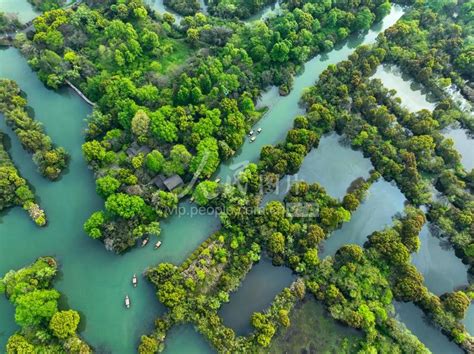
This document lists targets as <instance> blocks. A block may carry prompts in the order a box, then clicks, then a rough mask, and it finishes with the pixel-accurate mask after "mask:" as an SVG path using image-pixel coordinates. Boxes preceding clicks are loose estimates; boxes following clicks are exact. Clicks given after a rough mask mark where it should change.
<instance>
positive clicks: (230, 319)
mask: <svg viewBox="0 0 474 354" xmlns="http://www.w3.org/2000/svg"><path fill="white" fill-rule="evenodd" d="M295 279H296V277H295V275H294V274H293V273H292V271H291V270H290V269H289V268H286V267H274V266H273V265H272V262H271V261H270V260H269V259H267V258H262V259H261V260H260V262H259V263H257V264H256V265H254V266H253V268H252V270H251V271H250V272H249V273H248V274H247V276H246V277H245V279H244V280H243V281H242V283H241V285H240V287H239V289H237V290H236V291H235V292H233V293H232V294H231V295H230V299H229V300H230V301H229V302H228V303H227V304H224V305H223V306H222V307H221V309H220V310H219V316H221V318H222V320H223V322H224V324H225V325H226V326H229V327H231V328H233V329H234V330H235V332H236V334H238V335H246V334H248V333H250V332H251V330H252V329H253V327H252V326H251V324H250V319H251V317H252V314H253V313H254V312H261V311H263V310H265V309H266V308H267V307H268V306H269V305H270V304H271V302H272V301H273V299H274V298H275V296H276V295H277V294H278V293H280V292H281V291H282V290H283V289H284V288H286V287H288V286H290V284H291V283H292V282H293V281H294V280H295Z"/></svg>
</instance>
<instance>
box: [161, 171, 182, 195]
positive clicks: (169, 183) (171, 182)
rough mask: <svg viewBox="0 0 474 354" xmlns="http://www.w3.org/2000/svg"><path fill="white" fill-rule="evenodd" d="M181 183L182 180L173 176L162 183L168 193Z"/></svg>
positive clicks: (177, 176)
mask: <svg viewBox="0 0 474 354" xmlns="http://www.w3.org/2000/svg"><path fill="white" fill-rule="evenodd" d="M183 183H184V182H183V179H182V178H181V177H180V176H179V175H173V176H171V177H169V178H167V179H165V180H164V181H163V184H164V185H165V186H166V188H167V189H168V190H169V191H170V192H171V191H172V190H173V189H175V188H176V187H179V186H180V185H182V184H183Z"/></svg>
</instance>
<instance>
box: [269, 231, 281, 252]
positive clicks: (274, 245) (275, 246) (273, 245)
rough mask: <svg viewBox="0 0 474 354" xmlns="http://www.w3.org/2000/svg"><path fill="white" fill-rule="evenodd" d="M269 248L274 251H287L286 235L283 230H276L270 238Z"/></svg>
mask: <svg viewBox="0 0 474 354" xmlns="http://www.w3.org/2000/svg"><path fill="white" fill-rule="evenodd" d="M268 250H269V251H270V252H272V253H284V252H285V236H283V234H282V233H281V232H274V233H273V234H272V235H271V236H270V238H269V240H268Z"/></svg>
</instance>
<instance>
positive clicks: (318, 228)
mask: <svg viewBox="0 0 474 354" xmlns="http://www.w3.org/2000/svg"><path fill="white" fill-rule="evenodd" d="M446 6H448V5H446ZM459 6H464V5H463V4H462V3H461V4H459ZM458 10H459V8H456V7H454V8H452V9H451V10H450V11H452V12H454V11H458ZM420 14H424V15H428V18H431V19H432V20H433V21H435V20H436V18H437V15H436V14H435V13H434V12H433V9H432V8H431V5H429V4H423V3H417V4H414V5H413V9H411V10H409V11H408V15H406V16H405V17H404V18H403V19H402V20H401V21H399V23H398V24H397V25H395V26H394V27H393V28H391V29H389V30H387V32H386V33H385V35H382V36H380V37H379V39H378V41H377V44H376V45H374V46H371V47H368V46H365V47H360V48H358V49H357V50H356V52H355V53H354V54H353V55H351V56H350V58H349V60H347V61H344V62H341V63H339V64H338V65H333V66H330V67H329V68H328V69H327V70H326V71H325V72H323V74H322V75H321V77H320V80H319V81H318V82H317V83H316V85H315V86H314V87H312V88H311V89H310V90H308V91H307V92H306V93H305V95H304V97H303V102H304V104H305V106H306V108H307V113H306V114H305V116H301V117H297V118H296V119H295V123H294V129H293V130H291V131H289V132H288V134H287V137H286V139H285V141H284V142H282V143H280V144H278V145H276V146H265V147H264V148H263V149H262V152H261V156H260V161H259V162H258V163H257V164H250V165H249V166H248V167H247V168H246V169H245V170H244V171H243V172H242V173H241V175H240V177H239V183H240V184H241V186H240V187H242V185H243V186H244V188H236V187H233V186H229V185H219V184H217V183H215V182H209V181H207V182H202V183H201V184H200V185H198V187H197V188H196V190H195V192H194V197H195V200H196V202H198V203H199V204H201V205H206V206H211V207H215V208H216V209H219V210H224V211H223V212H221V213H220V218H221V222H222V225H223V230H221V232H219V233H218V234H216V235H215V236H213V237H211V238H210V239H209V240H208V241H206V242H205V243H204V244H203V245H202V246H201V248H200V249H199V250H198V251H197V253H194V254H193V255H192V256H191V257H190V258H189V259H188V260H187V261H186V262H185V263H184V264H183V266H182V267H181V268H175V267H174V266H171V265H169V267H173V269H174V270H173V271H172V272H168V271H166V272H165V269H163V268H161V267H163V265H159V266H158V267H157V268H152V269H151V270H150V271H149V272H148V277H149V279H150V280H151V281H152V282H153V283H154V284H155V285H156V286H157V289H159V290H158V297H159V298H160V301H161V302H162V303H164V304H165V305H166V306H167V307H169V309H170V312H169V313H168V315H166V316H165V317H164V318H163V319H160V320H158V321H157V332H155V333H153V334H152V335H151V336H147V337H144V341H143V342H142V345H144V344H143V343H144V342H153V343H155V345H156V348H157V349H160V350H161V349H162V346H163V340H164V337H165V334H166V331H167V329H168V328H169V327H170V326H172V325H174V324H175V323H176V322H175V321H176V320H177V319H178V323H181V322H183V321H184V322H192V323H194V324H195V326H196V329H197V330H198V331H200V332H201V333H202V334H203V335H205V336H206V337H207V338H208V340H209V341H210V342H211V343H212V344H213V345H214V346H215V347H216V348H217V350H219V351H223V352H225V351H239V350H249V351H255V352H257V351H263V350H264V349H263V348H266V347H267V346H268V345H269V344H270V343H271V340H272V338H273V336H274V335H275V333H277V332H278V330H279V328H282V326H283V327H286V326H288V325H289V326H291V324H290V323H289V317H288V314H289V312H286V311H289V310H291V308H292V307H293V306H294V305H295V304H296V303H297V302H298V301H299V300H298V298H300V299H301V297H299V296H295V297H294V298H293V300H292V301H290V303H291V304H292V305H291V306H290V307H284V306H283V307H281V308H278V306H280V305H279V304H281V302H280V300H279V299H280V296H284V295H283V294H284V293H285V291H284V292H282V294H280V295H278V296H277V298H276V300H275V302H274V304H273V305H272V306H276V307H275V308H278V311H277V313H278V314H279V316H273V315H272V314H275V311H274V310H272V309H271V308H272V307H271V308H269V310H267V311H266V312H265V314H262V313H255V314H254V316H253V317H252V324H253V326H254V332H252V334H250V335H249V336H247V337H236V336H235V333H234V332H233V330H232V329H230V328H228V327H225V326H224V325H223V324H222V321H221V319H220V318H219V317H218V316H217V317H215V315H214V314H212V315H209V316H207V314H208V313H209V312H210V311H209V308H212V306H214V307H219V306H220V305H219V303H222V302H225V301H227V299H228V295H226V294H228V289H233V288H234V284H237V283H238V282H239V281H240V280H241V279H243V276H244V275H245V274H246V272H248V271H249V269H250V268H251V263H252V262H248V261H247V262H246V263H247V264H249V265H250V266H248V268H246V267H244V266H242V267H240V269H241V270H240V272H237V273H236V272H235V271H234V270H235V269H239V268H235V265H234V262H238V259H239V258H240V259H242V260H244V259H245V256H244V255H246V254H248V253H246V252H245V251H244V250H245V249H247V250H248V251H247V252H250V250H251V249H252V248H250V247H249V246H250V245H252V247H253V248H254V249H260V250H262V252H264V253H266V254H268V255H269V256H271V257H272V259H273V262H274V264H275V265H285V266H288V267H290V268H291V269H293V270H294V271H295V272H296V273H297V274H298V275H299V276H300V278H299V280H298V281H297V282H296V283H295V284H294V286H293V287H292V289H293V291H295V295H296V294H299V295H301V294H304V293H305V291H303V290H302V289H304V288H306V289H307V291H308V292H310V293H312V294H314V296H315V297H316V298H317V299H318V300H320V301H322V302H323V303H324V304H325V306H326V307H327V308H328V310H329V313H330V314H331V316H332V317H333V318H335V319H336V320H338V321H340V322H342V323H344V324H345V325H347V326H350V327H354V328H356V329H360V330H361V331H362V332H363V333H364V334H365V336H364V338H363V340H361V341H360V342H359V343H358V344H357V345H358V346H359V347H358V348H359V349H362V350H365V351H381V352H398V351H403V352H428V349H427V348H426V347H425V346H424V345H423V344H422V343H421V342H420V341H419V340H418V339H417V338H416V337H415V336H413V335H412V334H411V333H410V332H409V331H408V330H407V329H406V328H405V327H404V326H402V325H401V324H400V323H399V322H398V321H397V320H396V319H395V317H394V316H393V315H394V309H393V305H392V302H393V300H397V301H407V302H408V301H409V302H413V303H415V304H416V305H417V306H419V307H420V308H421V309H422V310H423V311H424V312H425V314H426V316H427V318H428V319H429V320H430V321H431V322H432V323H433V324H434V325H435V326H436V327H438V328H440V329H442V331H443V333H445V334H447V336H448V337H449V338H450V339H451V340H453V341H454V342H455V343H457V344H458V345H459V346H460V347H461V348H462V349H463V350H464V351H466V352H471V351H472V350H473V347H474V339H473V337H471V336H470V334H469V333H468V332H467V330H466V328H465V327H464V325H463V324H462V323H461V321H460V320H461V319H462V318H463V317H464V315H465V312H466V310H467V307H468V306H469V303H470V301H471V298H470V296H471V294H472V293H471V292H470V290H469V288H466V289H465V290H464V291H456V292H453V293H447V294H444V295H442V296H441V297H438V296H436V295H434V294H432V293H431V292H430V291H429V289H427V288H426V286H424V284H423V276H422V275H421V274H420V273H419V271H418V270H417V269H416V268H415V267H414V266H413V265H412V264H411V261H410V254H411V253H413V252H417V251H418V249H419V245H420V241H419V233H420V231H421V229H422V227H423V225H424V223H425V221H426V216H425V214H424V213H423V212H422V211H421V209H420V208H419V207H420V206H422V205H424V206H426V207H427V211H428V216H429V218H430V220H431V221H433V220H435V219H436V218H435V215H438V216H439V217H440V218H441V220H442V221H441V222H440V223H441V224H443V227H444V228H445V229H446V228H451V229H452V230H453V231H454V229H458V230H459V231H454V232H455V234H454V235H453V236H451V239H452V241H454V242H453V243H454V245H455V246H457V248H461V249H462V250H463V251H464V253H467V251H468V250H469V249H470V248H469V247H471V246H470V245H471V243H472V238H471V236H470V226H472V215H473V211H472V209H471V208H472V195H471V193H470V192H469V191H468V190H466V186H467V185H468V183H469V181H470V180H469V176H470V174H469V173H467V172H466V171H465V170H464V169H463V167H462V165H461V164H460V158H459V154H458V153H457V152H456V151H455V150H454V148H453V144H452V141H450V140H448V139H445V138H444V136H443V134H442V132H441V129H442V128H444V127H446V126H447V125H449V124H451V123H453V122H455V121H457V122H460V123H461V124H463V126H465V127H467V128H468V129H469V126H470V124H471V123H470V122H471V119H472V118H471V117H470V116H469V115H467V114H465V113H463V112H462V111H460V110H459V108H458V107H456V105H455V104H454V102H453V101H452V100H451V99H450V97H448V96H447V95H446V94H445V93H444V91H443V90H438V91H436V92H434V94H435V95H437V98H438V100H439V103H438V104H437V106H436V108H435V110H434V111H433V112H430V111H428V110H422V111H420V112H410V111H408V110H407V109H406V108H404V107H403V105H402V102H401V101H400V100H399V99H396V98H395V95H396V93H395V92H394V91H389V90H387V89H385V88H384V87H383V85H382V83H381V82H380V81H378V80H371V78H370V77H371V75H372V74H373V73H374V72H375V70H376V69H377V67H378V66H379V65H382V64H383V63H389V64H395V63H396V62H395V60H394V56H395V55H397V54H400V53H403V50H405V51H409V50H413V51H416V48H417V47H416V46H417V45H419V44H420V43H419V41H418V40H414V41H413V42H410V41H408V42H405V44H404V45H403V46H402V48H403V49H398V44H397V42H396V40H393V41H392V39H391V37H390V36H391V35H392V34H393V33H394V31H396V29H397V28H404V27H403V26H404V25H405V24H406V23H407V22H408V23H409V22H410V21H411V17H412V16H417V15H420ZM424 15H423V16H424ZM443 16H444V15H440V16H439V18H438V21H440V22H442V21H443V19H444V17H443ZM453 18H455V17H453ZM434 23H436V22H434ZM430 28H432V29H433V30H435V29H438V30H439V29H440V28H441V29H443V28H444V27H443V26H431V27H430ZM448 28H451V29H452V28H453V26H452V25H450V24H448V25H447V28H446V32H445V33H446V34H447V33H448ZM455 28H456V27H455ZM441 33H442V34H443V32H442V31H441ZM467 33H469V29H468V32H467ZM462 35H466V33H462ZM462 35H460V38H462ZM400 38H402V37H400ZM425 38H426V41H427V42H429V41H430V40H433V38H438V37H430V36H428V35H427V34H426V37H425ZM403 39H404V40H405V41H406V40H407V36H406V33H405V35H404V37H403ZM442 43H443V45H444V46H447V45H448V43H449V42H442ZM411 45H413V47H411ZM437 45H438V46H439V45H440V44H439V43H438V44H437ZM422 47H423V45H422ZM411 48H413V49H411ZM442 48H447V47H442ZM441 50H442V49H441ZM407 57H409V58H413V57H414V56H413V55H407ZM434 62H436V63H439V61H434ZM445 63H446V62H445ZM446 65H447V66H449V65H448V64H446ZM439 72H442V71H441V68H440V71H439ZM448 72H449V71H448ZM430 75H433V76H432V77H431V79H432V80H434V78H436V80H437V82H440V81H441V82H443V80H442V78H439V77H437V75H435V74H430ZM430 75H428V77H430ZM428 87H429V86H428ZM332 131H336V132H338V133H339V134H341V135H344V136H345V137H346V139H347V140H348V141H349V142H350V143H351V145H352V146H353V147H354V148H356V149H361V150H362V151H363V152H364V155H365V156H367V157H370V159H371V161H372V164H373V165H374V167H375V169H376V171H375V172H372V175H371V178H370V179H369V180H368V181H364V182H363V183H361V184H360V188H355V190H354V189H352V190H351V191H350V193H349V194H348V195H346V196H345V197H344V198H343V202H342V205H341V204H339V202H338V201H336V200H333V199H332V198H330V197H329V196H327V195H325V193H324V189H322V188H321V187H320V186H318V185H308V184H307V183H304V182H299V183H296V184H294V185H293V187H292V188H291V190H290V192H289V194H288V195H287V196H286V197H285V206H286V207H285V206H284V205H283V204H282V203H280V202H275V201H273V202H269V203H268V204H267V205H265V206H264V207H263V208H259V207H258V206H259V204H260V200H261V196H262V193H266V192H268V191H271V190H272V189H273V188H275V185H276V182H277V181H278V180H279V179H280V178H281V177H283V176H284V175H286V174H294V173H296V172H297V171H298V169H299V167H300V165H301V163H302V161H303V158H304V156H305V155H306V154H307V153H308V152H309V151H310V150H311V149H312V148H317V145H318V141H319V137H320V136H321V135H322V134H325V133H329V132H332ZM381 176H382V177H384V178H385V179H386V180H388V181H394V182H395V183H396V184H397V185H398V187H399V188H400V189H401V190H402V191H403V193H404V194H405V196H406V197H407V199H408V201H409V204H410V205H407V206H406V208H405V211H404V213H403V214H402V215H401V216H399V217H397V219H396V220H395V221H394V224H393V226H392V227H388V228H386V229H384V230H379V231H376V232H374V233H372V234H371V235H369V237H368V241H367V242H366V244H365V245H364V248H362V247H360V246H356V245H345V246H343V247H342V248H341V249H340V250H338V251H337V253H336V255H335V256H334V257H327V258H325V259H324V260H320V259H319V257H318V248H319V244H320V242H321V241H322V240H324V239H325V238H327V237H330V236H331V231H333V230H334V229H336V228H337V227H339V226H340V224H341V223H342V222H347V221H348V220H349V218H350V213H351V211H353V210H356V209H357V207H358V205H359V204H360V202H361V201H362V200H363V197H364V195H365V191H367V189H368V187H369V186H370V183H371V182H373V181H374V180H376V179H377V178H380V177H381ZM452 182H454V183H452ZM430 185H434V186H436V188H438V189H439V191H440V192H442V193H444V194H445V195H446V197H447V199H448V203H443V204H441V203H439V202H436V201H434V200H433V198H432V194H431V188H430ZM241 190H245V194H243V193H242V192H241ZM239 191H240V192H239ZM289 207H290V209H288V208H289ZM294 207H296V209H295V208H294ZM443 208H444V209H443ZM249 209H250V210H252V212H251V213H250V214H249V213H248V212H246V211H248V210H249ZM448 210H450V211H451V212H453V214H449V211H448ZM435 211H438V213H435ZM448 215H451V216H452V217H453V220H452V221H448V218H449V216H448ZM308 216H309V217H310V218H309V220H311V221H309V220H308ZM461 235H462V236H461ZM216 240H218V242H219V243H216ZM456 241H457V242H458V245H456V243H455V242H456ZM460 245H462V246H460ZM212 260H214V262H212ZM465 260H466V261H470V260H469V257H465ZM244 264H245V263H244ZM195 267H198V269H199V272H198V271H196V272H195V273H194V272H193V269H195ZM190 269H191V270H190ZM191 274H196V276H195V277H191ZM197 275H199V279H202V282H198V284H199V286H194V284H195V280H196V277H197ZM216 277H217V278H220V279H221V280H220V281H216V280H215V279H216ZM190 279H192V280H190ZM223 279H225V280H223ZM164 284H166V285H164ZM223 284H232V285H233V286H231V287H228V288H226V287H221V286H222V285H223ZM297 284H298V285H297ZM466 285H467V284H466ZM164 289H166V290H164ZM297 289H299V290H297ZM203 290H204V291H203ZM222 291H224V292H223V293H222ZM171 294H180V296H181V299H183V300H184V299H186V300H185V303H184V305H183V304H182V302H181V301H180V302H176V303H175V302H173V301H170V299H169V298H173V296H172V295H171ZM211 297H214V298H217V300H215V301H216V303H215V304H213V303H211V304H209V305H208V306H206V307H204V308H200V307H199V306H196V303H199V302H200V301H201V302H204V301H206V300H205V299H209V298H211ZM280 310H283V311H281V312H280ZM163 323H166V325H164V324H163ZM210 327H211V328H212V327H213V329H212V330H210V329H209V328H210ZM244 348H245V349H244ZM142 349H143V347H142Z"/></svg>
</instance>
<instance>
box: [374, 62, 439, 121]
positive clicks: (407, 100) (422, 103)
mask: <svg viewBox="0 0 474 354" xmlns="http://www.w3.org/2000/svg"><path fill="white" fill-rule="evenodd" d="M372 78H373V79H380V80H381V81H382V82H383V85H384V86H385V87H386V88H388V89H390V90H395V91H397V96H398V97H400V98H401V100H402V105H403V106H405V107H407V108H408V109H409V110H410V111H412V112H416V111H419V110H421V109H428V110H430V111H432V110H433V109H434V108H435V104H434V103H433V100H432V99H430V98H428V97H427V95H426V92H425V91H424V90H423V89H422V87H420V84H418V83H416V82H414V81H413V80H412V79H411V78H410V77H407V76H406V75H403V74H402V73H401V72H400V69H399V68H398V67H397V66H394V65H380V66H379V67H378V68H377V71H376V72H375V74H374V75H373V76H372Z"/></svg>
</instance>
